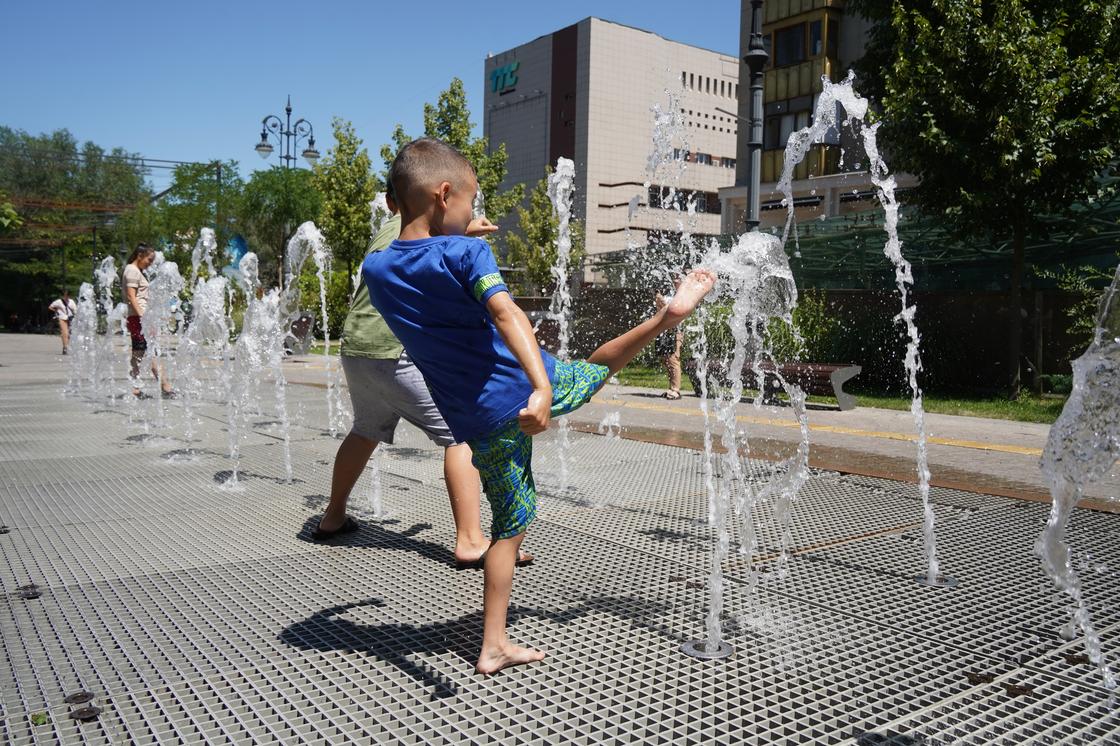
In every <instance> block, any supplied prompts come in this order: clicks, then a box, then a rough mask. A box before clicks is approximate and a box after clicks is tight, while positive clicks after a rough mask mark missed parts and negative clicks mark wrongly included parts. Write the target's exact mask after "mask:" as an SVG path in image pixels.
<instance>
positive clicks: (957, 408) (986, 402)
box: [618, 365, 1066, 425]
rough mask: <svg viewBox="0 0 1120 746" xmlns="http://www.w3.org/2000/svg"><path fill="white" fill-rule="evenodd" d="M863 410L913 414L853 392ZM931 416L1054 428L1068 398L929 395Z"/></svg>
mask: <svg viewBox="0 0 1120 746" xmlns="http://www.w3.org/2000/svg"><path fill="white" fill-rule="evenodd" d="M618 379H619V382H620V383H622V384H624V385H626V386H644V387H646V388H653V389H667V388H669V377H668V376H667V375H666V374H665V371H664V370H663V369H661V368H651V367H647V366H638V365H631V366H629V367H627V368H624V369H623V370H622V372H620V373H619V374H618ZM681 391H688V392H691V391H692V384H691V383H690V382H689V380H688V376H683V377H682V379H681ZM754 393H755V392H753V391H750V390H744V391H743V394H744V396H753V395H754ZM851 393H853V394H855V396H856V399H857V401H858V402H859V406H861V407H878V408H880V409H899V410H903V411H909V409H910V397H903V396H890V395H886V394H878V393H873V392H866V391H853V392H851ZM809 401H810V402H814V403H820V404H835V403H836V399H835V398H834V397H831V396H810V397H809ZM922 403H923V405H924V406H925V410H926V411H927V412H931V413H936V414H955V415H961V416H963V417H989V418H992V419H997V420H1013V421H1016V422H1040V423H1043V424H1046V425H1049V424H1053V422H1054V420H1056V419H1057V418H1058V415H1059V414H1061V412H1062V407H1063V406H1065V403H1066V397H1065V396H1062V395H1053V394H1043V395H1042V396H1037V395H1035V394H1028V393H1026V392H1024V393H1023V394H1021V395H1020V396H1019V398H1018V399H1008V398H1007V397H1002V396H949V395H941V394H928V393H927V394H925V395H924V396H923V399H922Z"/></svg>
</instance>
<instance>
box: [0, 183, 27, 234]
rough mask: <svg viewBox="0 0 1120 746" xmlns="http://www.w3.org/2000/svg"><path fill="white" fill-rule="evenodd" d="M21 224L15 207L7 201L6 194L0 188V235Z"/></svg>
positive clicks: (21, 221)
mask: <svg viewBox="0 0 1120 746" xmlns="http://www.w3.org/2000/svg"><path fill="white" fill-rule="evenodd" d="M21 225H23V220H22V219H21V218H20V216H19V213H17V212H16V208H15V207H14V206H13V205H12V203H11V202H9V201H8V195H6V194H5V193H4V192H3V191H2V190H0V235H3V234H5V233H7V232H8V231H10V230H15V229H16V228H18V227H20V226H21Z"/></svg>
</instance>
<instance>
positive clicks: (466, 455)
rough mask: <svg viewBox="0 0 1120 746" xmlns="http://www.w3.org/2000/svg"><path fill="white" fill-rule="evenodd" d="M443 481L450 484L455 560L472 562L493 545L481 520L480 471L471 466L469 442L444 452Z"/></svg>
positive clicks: (448, 487)
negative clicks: (487, 538)
mask: <svg viewBox="0 0 1120 746" xmlns="http://www.w3.org/2000/svg"><path fill="white" fill-rule="evenodd" d="M443 479H444V481H445V482H447V496H448V497H449V498H450V499H451V514H452V515H453V516H454V517H455V559H457V560H459V561H461V562H471V561H473V560H476V559H478V558H479V557H481V556H482V555H483V554H484V553H485V552H486V546H487V544H488V543H489V542H487V541H486V537H485V536H483V535H482V523H481V519H480V518H479V500H480V499H481V493H480V491H479V483H478V469H476V468H474V464H472V463H471V448H470V446H468V445H467V444H466V443H459V444H458V445H453V446H449V447H448V448H447V449H445V450H444V452H443Z"/></svg>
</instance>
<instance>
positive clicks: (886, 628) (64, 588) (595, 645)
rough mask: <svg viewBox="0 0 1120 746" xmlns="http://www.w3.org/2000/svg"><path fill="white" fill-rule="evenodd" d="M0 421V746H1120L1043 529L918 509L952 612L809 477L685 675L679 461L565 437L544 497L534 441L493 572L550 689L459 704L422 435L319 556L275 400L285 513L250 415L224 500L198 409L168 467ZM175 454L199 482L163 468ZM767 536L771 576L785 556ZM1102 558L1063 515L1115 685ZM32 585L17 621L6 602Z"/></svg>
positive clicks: (998, 515) (315, 475)
mask: <svg viewBox="0 0 1120 746" xmlns="http://www.w3.org/2000/svg"><path fill="white" fill-rule="evenodd" d="M5 370H6V369H5ZM3 381H4V379H3V372H2V371H0V385H3ZM8 390H9V389H8V388H5V389H4V390H3V391H4V393H3V395H0V523H2V524H5V525H7V526H9V527H10V529H11V530H10V531H9V533H6V534H0V577H3V579H4V591H5V593H4V595H3V596H0V643H2V647H3V655H2V656H0V741H2V742H4V743H13V744H31V743H43V744H47V743H51V744H53V743H90V744H100V743H114V744H115V743H161V744H163V743H183V744H196V743H246V744H250V743H268V742H278V743H322V744H335V743H343V742H346V743H387V742H391V743H405V744H421V743H423V744H427V743H446V744H452V743H455V744H458V743H482V742H488V743H500V744H554V743H575V744H597V743H612V742H627V743H650V744H654V743H662V744H665V743H671V744H676V743H682V744H689V743H695V744H708V743H745V744H759V745H761V744H791V745H792V744H833V743H892V742H893V743H915V744H916V743H928V744H936V743H946V744H948V743H954V744H955V743H977V744H980V743H985V744H986V743H1001V744H1019V743H1074V744H1076V743H1084V744H1096V743H1108V742H1116V741H1120V715H1118V710H1117V708H1116V705H1115V703H1114V702H1113V703H1110V701H1109V699H1108V693H1107V692H1105V691H1104V690H1103V689H1102V688H1101V686H1100V681H1099V677H1097V676H1096V674H1095V671H1094V670H1093V669H1092V667H1090V666H1088V665H1086V664H1085V663H1084V662H1083V661H1082V660H1081V659H1080V658H1079V657H1078V656H1079V655H1080V654H1081V653H1082V649H1081V647H1080V641H1073V642H1067V641H1065V640H1062V639H1061V638H1060V637H1058V635H1057V630H1058V627H1059V626H1060V625H1061V624H1062V623H1063V622H1064V621H1065V620H1066V618H1067V613H1068V612H1067V609H1066V608H1065V604H1064V603H1063V601H1062V599H1061V598H1059V597H1057V596H1056V594H1055V593H1054V591H1053V590H1052V589H1051V588H1050V586H1049V584H1048V581H1046V580H1045V578H1044V577H1043V576H1042V573H1041V570H1040V568H1039V566H1038V561H1037V560H1036V559H1035V558H1034V557H1033V555H1032V553H1031V546H1032V544H1033V541H1034V539H1035V538H1036V537H1037V534H1038V532H1039V531H1040V530H1041V521H1044V520H1045V515H1046V506H1044V505H1035V504H1023V503H1017V502H1015V501H1011V500H1007V499H1004V498H998V497H991V496H986V495H974V494H971V493H966V492H959V491H955V490H937V489H935V490H934V492H933V499H934V502H935V505H936V510H937V514H938V519H939V532H938V541H939V547H940V550H941V556H942V563H943V566H944V568H945V571H946V572H947V573H949V574H951V575H953V576H954V577H956V578H957V579H958V580H959V581H960V586H958V587H957V588H955V589H952V590H932V589H928V588H923V587H921V586H918V585H917V584H916V583H914V582H913V580H912V576H914V575H917V574H918V573H919V572H921V570H922V566H923V561H922V557H921V544H920V540H919V538H918V535H917V534H916V533H915V531H916V530H917V529H916V527H917V525H918V524H919V522H920V520H921V510H920V505H919V503H918V501H917V495H916V490H915V489H914V488H913V486H912V485H900V484H896V483H892V482H889V481H886V480H877V479H871V478H864V477H853V476H841V475H838V474H835V473H830V472H821V473H816V472H815V473H814V474H813V476H812V478H811V479H810V481H809V482H808V483H807V485H806V487H805V489H804V491H803V493H802V495H801V497H800V498H799V500H798V501H797V502H796V503H795V505H794V510H793V515H792V519H791V530H792V538H793V541H792V544H793V550H794V554H793V556H792V557H790V559H789V562H788V564H787V565H786V566H785V572H784V573H775V572H773V570H774V569H775V565H774V563H773V562H772V561H765V562H762V563H761V564H759V565H756V567H757V568H761V573H760V574H758V575H757V576H755V575H753V574H752V573H751V565H750V564H749V563H748V562H747V560H746V558H741V557H733V558H732V560H730V561H729V562H728V565H727V568H726V570H727V573H728V577H729V580H728V588H727V592H726V598H725V601H726V605H725V615H724V617H725V619H724V626H725V631H726V636H727V638H728V639H729V641H731V642H732V643H733V644H734V645H735V646H736V651H737V652H736V653H735V654H734V655H733V656H732V657H731V658H730V659H728V660H725V661H719V662H703V661H697V660H693V659H690V658H686V657H684V656H683V655H682V654H681V653H680V652H679V650H678V648H679V646H680V644H681V643H682V642H684V641H686V640H689V639H694V638H697V637H701V636H702V635H703V616H704V613H705V611H706V605H707V602H708V594H707V590H706V587H705V581H706V577H707V574H708V571H709V567H708V563H709V562H710V553H711V545H712V534H711V530H710V528H709V527H708V526H707V525H706V520H705V519H706V515H707V497H706V495H705V494H704V490H703V473H702V462H701V460H700V458H699V455H698V454H696V453H694V452H691V451H687V450H684V449H675V448H670V447H665V446H659V445H655V444H649V443H638V442H634V441H626V440H619V439H610V438H603V437H600V436H595V435H588V434H583V433H576V432H573V433H571V434H570V438H571V443H572V450H571V453H570V464H571V470H570V474H569V489H568V490H566V491H564V492H563V493H561V492H560V491H559V489H558V488H559V468H560V462H559V458H558V454H557V452H556V448H555V436H554V435H550V436H549V437H544V438H541V439H539V440H538V441H537V444H536V451H537V456H536V461H535V471H536V473H537V476H538V487H539V488H540V492H541V506H542V509H541V518H540V520H539V521H538V523H537V524H535V525H534V527H533V529H531V531H530V532H529V537H528V539H527V543H526V547H527V548H530V549H531V550H532V551H533V552H534V553H535V554H536V555H537V558H538V559H537V562H536V563H535V564H534V565H533V566H532V567H529V568H525V569H522V570H519V571H518V577H517V581H516V583H515V585H514V593H513V600H512V607H511V613H510V623H509V629H510V635H511V637H512V638H513V639H514V640H515V641H517V642H520V643H522V644H531V645H534V646H538V647H541V648H543V649H545V650H547V651H548V653H549V657H548V658H547V659H546V660H545V661H544V662H543V663H541V664H539V665H535V666H530V667H522V668H519V669H515V670H511V671H507V672H503V673H502V674H500V675H498V676H494V677H489V678H483V677H479V676H476V675H474V674H473V660H474V656H475V655H476V654H477V648H478V645H479V642H480V634H481V623H480V609H479V606H480V600H481V581H482V576H481V573H478V572H457V571H455V570H454V569H453V567H452V555H451V552H450V549H451V547H452V546H453V543H454V530H453V527H452V525H451V520H450V511H449V510H448V502H447V496H446V494H445V489H444V485H443V480H442V458H441V456H442V453H441V450H440V449H438V448H436V447H434V446H433V445H432V444H431V443H429V442H428V441H427V439H426V438H424V437H423V435H422V434H420V433H419V432H417V431H416V430H414V429H412V428H408V427H402V428H401V429H400V432H399V433H398V438H397V442H396V444H395V445H394V446H391V447H386V448H385V450H384V452H383V455H382V457H381V468H382V476H381V484H382V493H383V504H384V507H385V509H386V510H387V511H388V513H389V516H388V517H387V518H386V519H383V520H366V521H363V526H362V528H361V530H360V531H358V532H357V533H355V534H352V535H349V536H347V537H344V538H341V539H338V540H336V541H333V542H330V543H328V544H316V543H313V542H311V541H309V533H310V530H311V529H312V528H313V527H314V525H315V522H316V521H317V520H318V515H319V513H320V512H321V510H322V506H323V505H324V504H325V501H326V497H325V494H326V492H327V491H328V489H329V479H330V469H331V464H332V461H333V458H334V453H335V451H336V450H337V447H338V441H337V440H333V439H330V438H326V437H323V436H322V435H321V432H322V429H321V428H322V426H323V424H324V422H325V418H324V417H323V416H322V414H323V413H322V412H321V410H322V409H323V404H322V401H323V395H322V391H321V390H319V389H304V388H302V387H292V389H291V396H290V397H289V406H290V408H291V409H292V411H293V412H297V411H299V412H300V415H299V416H300V422H301V423H302V424H298V425H296V426H295V427H294V428H293V437H292V458H293V466H294V472H295V473H294V476H295V478H296V481H295V482H294V483H292V484H285V483H283V480H282V479H281V477H282V472H283V466H282V456H281V450H282V449H281V446H280V442H279V440H278V439H277V437H276V436H277V433H275V432H274V431H273V428H272V426H270V425H268V424H267V423H268V418H269V417H270V416H271V413H270V412H269V411H262V413H261V416H260V417H254V419H255V421H256V422H257V423H264V424H257V425H255V426H254V428H252V432H248V433H246V439H245V441H244V442H243V445H242V461H241V469H242V476H243V481H242V489H241V490H240V491H223V490H221V489H220V486H219V485H220V482H221V480H222V479H223V478H224V475H226V474H227V473H228V470H229V469H230V468H231V466H230V462H229V460H228V459H227V458H226V455H225V448H226V443H225V434H224V432H222V431H221V425H222V422H224V419H223V417H224V413H223V411H222V409H221V407H220V405H218V404H216V403H212V402H203V403H200V406H199V408H198V413H199V414H200V416H201V417H202V419H200V424H201V429H200V434H199V437H198V439H197V441H196V442H193V443H190V444H183V443H181V442H178V441H176V440H175V438H176V437H177V436H176V435H175V434H174V433H173V432H172V431H153V432H150V433H143V432H142V431H140V430H138V428H137V427H136V426H135V425H134V424H131V423H130V422H129V421H128V418H127V416H125V414H124V413H122V412H116V413H115V414H114V412H113V411H112V410H102V411H100V413H95V412H97V411H98V410H97V408H96V407H93V408H91V405H90V404H88V403H86V402H84V401H82V400H80V399H79V398H70V399H62V398H61V397H60V396H59V394H58V391H59V385H57V384H52V385H45V384H43V383H42V382H38V383H33V382H28V383H20V384H17V385H13V386H12V387H11V389H10V390H11V391H12V392H13V394H12V396H11V397H9V396H8V395H7V393H8ZM169 421H170V422H177V420H176V419H175V418H174V417H171V418H169ZM138 435H139V436H145V437H135V436H138ZM49 443H54V444H55V445H56V447H57V448H58V449H59V451H60V452H59V453H57V454H56V453H51V452H49V451H48V450H46V449H47V447H48V445H47V444H49ZM71 445H72V446H73V447H72V448H71V447H70V446H71ZM186 447H190V448H192V449H195V450H197V451H198V453H196V454H194V458H193V459H191V460H176V459H175V458H173V456H175V454H176V452H179V451H182V450H183V449H184V448H186ZM179 455H182V454H179ZM757 466H758V468H759V469H760V470H763V469H765V468H768V467H767V465H765V464H758V465H757ZM368 478H369V475H368V469H367V474H366V475H364V476H363V478H362V480H361V481H360V482H359V485H358V487H357V488H356V490H355V494H354V497H353V499H352V505H353V507H354V508H355V509H360V508H361V507H362V503H363V502H364V501H365V499H366V497H365V495H366V492H367V490H368ZM596 505H603V506H604V507H595V506H596ZM768 510H769V506H765V505H763V506H760V509H759V511H758V515H759V516H760V517H761V519H762V520H761V523H760V525H759V529H760V534H759V536H760V542H761V545H762V549H763V550H764V551H772V550H773V549H775V548H776V547H777V546H778V545H779V536H778V534H777V533H776V532H775V531H774V530H773V528H772V527H771V526H769V520H770V516H769V513H768ZM482 512H483V518H482V520H483V524H484V525H487V524H488V520H489V519H488V514H487V510H486V507H485V504H484V505H483V511H482ZM1118 532H1120V516H1116V515H1109V514H1104V513H1092V512H1088V511H1079V512H1078V513H1077V514H1076V517H1075V520H1074V522H1073V524H1072V526H1071V538H1072V540H1073V542H1074V544H1075V548H1076V549H1077V551H1078V556H1079V561H1080V562H1081V563H1082V564H1083V565H1084V567H1085V568H1086V570H1085V584H1086V593H1087V595H1088V597H1089V599H1090V604H1091V606H1092V609H1093V612H1094V615H1095V620H1096V622H1097V625H1098V627H1099V628H1101V629H1102V632H1103V639H1104V648H1105V652H1106V654H1107V655H1109V656H1110V657H1112V658H1113V660H1115V657H1116V654H1117V652H1118V648H1117V645H1118V644H1120V610H1118V609H1117V608H1116V603H1117V602H1116V600H1115V599H1118V598H1120V587H1118V585H1120V581H1117V579H1116V577H1115V570H1114V568H1115V567H1117V566H1118V564H1117V562H1118V559H1120V557H1118V556H1117V554H1118V552H1120V541H1117V539H1118V537H1120V533H1118ZM756 579H757V581H758V582H757V584H753V585H752V581H754V580H756ZM27 583H35V584H36V585H38V586H39V588H40V590H41V592H42V595H41V596H40V597H38V598H34V599H30V600H27V599H23V598H21V597H20V596H19V595H18V594H17V593H16V591H17V588H18V587H20V586H23V585H25V584H27ZM79 689H85V690H88V691H90V692H91V693H92V694H93V695H94V697H95V698H94V700H93V702H92V704H94V705H96V706H97V707H100V708H101V713H100V714H99V716H98V717H97V718H95V719H94V720H92V721H90V722H79V721H76V720H74V719H72V718H71V717H70V712H71V710H73V709H74V708H75V706H74V705H68V704H66V703H65V701H64V700H65V698H66V696H67V695H69V694H72V693H74V692H75V691H77V690H79ZM889 738H894V739H895V740H894V741H889V740H886V739H889Z"/></svg>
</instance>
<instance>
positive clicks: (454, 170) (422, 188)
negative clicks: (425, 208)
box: [389, 137, 474, 212]
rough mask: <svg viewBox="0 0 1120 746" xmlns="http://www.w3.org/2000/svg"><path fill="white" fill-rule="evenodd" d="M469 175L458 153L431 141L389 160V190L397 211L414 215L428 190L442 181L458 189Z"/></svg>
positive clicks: (410, 146) (405, 149) (471, 171)
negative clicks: (397, 208)
mask: <svg viewBox="0 0 1120 746" xmlns="http://www.w3.org/2000/svg"><path fill="white" fill-rule="evenodd" d="M473 175H474V168H473V167H472V166H471V162H470V161H468V160H467V159H466V158H464V157H463V154H462V153H460V152H459V151H458V150H456V149H455V148H453V147H451V146H450V145H448V144H447V143H445V142H443V141H442V140H437V139H435V138H434V137H421V138H419V139H417V140H413V141H412V142H410V143H408V144H407V145H405V146H404V147H403V148H401V149H400V151H399V152H398V153H397V157H396V158H394V159H393V165H392V166H390V167H389V187H390V189H391V190H392V194H393V201H395V202H396V203H397V205H398V206H399V207H402V208H406V209H407V210H408V211H409V212H414V211H416V212H418V211H420V210H421V209H422V204H423V203H422V200H423V199H424V196H423V195H424V193H425V192H426V191H427V190H428V189H429V188H430V187H433V186H435V185H436V184H439V183H440V182H443V181H449V182H451V184H452V185H454V186H457V187H459V186H462V183H463V181H464V180H465V179H466V178H467V177H468V176H473Z"/></svg>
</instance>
